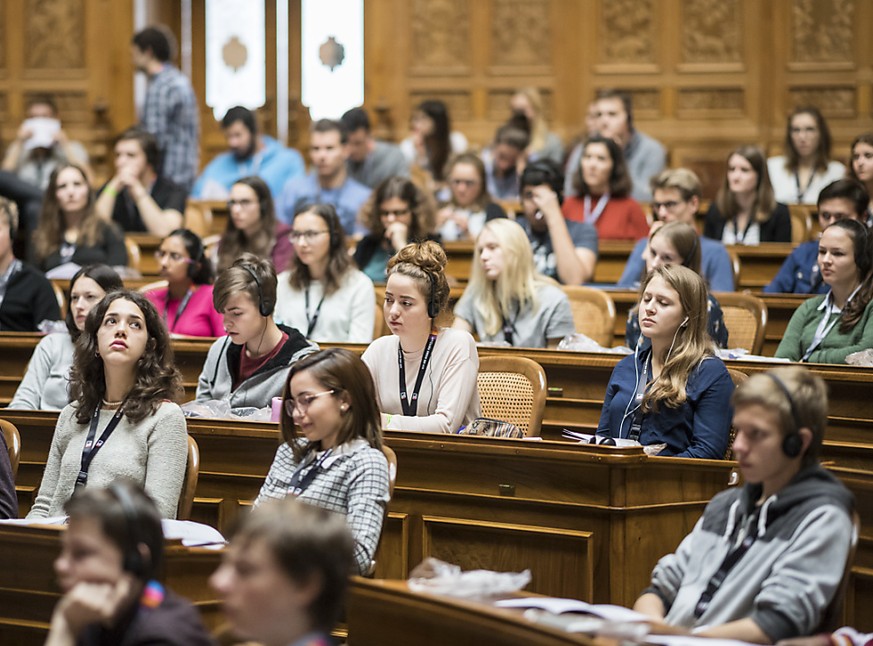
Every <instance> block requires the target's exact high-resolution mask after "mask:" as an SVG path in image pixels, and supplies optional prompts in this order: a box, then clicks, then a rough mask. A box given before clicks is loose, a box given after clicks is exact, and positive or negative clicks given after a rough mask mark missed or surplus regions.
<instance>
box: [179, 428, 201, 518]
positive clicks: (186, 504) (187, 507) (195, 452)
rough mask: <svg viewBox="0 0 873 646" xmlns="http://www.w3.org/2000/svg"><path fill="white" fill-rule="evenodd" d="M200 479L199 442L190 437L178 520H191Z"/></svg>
mask: <svg viewBox="0 0 873 646" xmlns="http://www.w3.org/2000/svg"><path fill="white" fill-rule="evenodd" d="M199 478H200V447H199V446H197V440H195V439H194V438H193V437H191V436H190V435H189V436H188V464H187V465H185V478H184V479H183V480H182V491H181V492H179V506H178V507H177V509H176V518H177V519H179V520H188V519H189V518H191V507H192V505H193V504H194V491H195V490H196V489H197V480H198V479H199Z"/></svg>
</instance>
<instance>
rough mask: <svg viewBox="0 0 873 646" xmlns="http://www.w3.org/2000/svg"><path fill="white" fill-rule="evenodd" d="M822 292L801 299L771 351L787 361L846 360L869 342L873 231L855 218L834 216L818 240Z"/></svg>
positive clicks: (871, 330) (871, 338) (872, 340)
mask: <svg viewBox="0 0 873 646" xmlns="http://www.w3.org/2000/svg"><path fill="white" fill-rule="evenodd" d="M818 264H819V268H820V269H821V275H822V280H823V281H824V283H825V284H826V285H828V286H829V287H830V291H829V292H828V293H827V295H825V296H816V297H814V298H810V299H808V300H806V301H804V302H803V303H802V304H801V305H800V307H798V308H797V311H796V312H794V315H793V316H792V317H791V320H790V321H789V322H788V327H787V328H786V330H785V335H784V336H783V337H782V341H781V342H780V343H779V347H778V348H776V356H777V357H782V358H785V359H790V360H791V361H804V362H805V361H810V362H812V363H845V362H846V357H847V356H849V355H850V354H852V353H853V352H858V351H860V350H866V349H867V348H873V276H871V269H873V232H871V231H870V230H869V229H868V228H867V227H866V226H865V225H864V224H861V223H860V222H858V221H857V220H838V221H836V222H834V223H833V224H832V225H830V226H829V227H828V228H827V229H825V230H824V231H823V232H822V234H821V239H820V240H819V242H818Z"/></svg>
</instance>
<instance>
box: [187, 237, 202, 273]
mask: <svg viewBox="0 0 873 646" xmlns="http://www.w3.org/2000/svg"><path fill="white" fill-rule="evenodd" d="M190 239H191V240H192V241H193V242H195V252H194V253H193V254H191V258H190V260H191V262H189V263H188V278H190V279H191V280H194V279H195V278H196V277H197V273H198V272H199V271H200V269H202V267H203V262H204V260H205V258H204V254H203V241H202V240H201V239H200V236H191V238H190Z"/></svg>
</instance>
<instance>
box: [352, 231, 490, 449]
mask: <svg viewBox="0 0 873 646" xmlns="http://www.w3.org/2000/svg"><path fill="white" fill-rule="evenodd" d="M445 266H446V253H445V251H443V248H442V247H440V246H439V245H438V244H437V243H435V242H430V241H427V242H422V243H413V244H410V245H407V246H406V247H404V248H403V249H401V250H400V251H399V252H398V253H397V255H396V256H394V257H393V258H391V260H389V261H388V282H387V284H386V286H385V305H384V308H383V309H384V312H385V320H386V321H387V323H388V327H389V328H390V329H391V332H392V335H391V336H383V337H380V338H378V339H376V340H375V341H373V343H371V344H370V347H369V348H367V350H366V352H364V354H363V356H362V357H361V358H362V359H363V360H364V363H366V364H367V367H368V368H369V369H370V373H371V374H372V375H373V381H374V382H375V384H376V397H377V399H378V400H379V408H380V409H381V411H382V428H383V429H396V430H403V431H424V432H428V433H457V432H458V430H459V429H460V428H461V427H462V426H466V425H467V424H469V423H470V421H472V420H473V419H475V418H476V417H479V393H478V392H477V390H476V376H477V375H478V373H479V354H478V352H477V351H476V342H475V341H474V340H473V337H472V336H471V335H470V333H469V332H466V331H464V330H454V329H451V328H442V329H440V328H437V326H436V319H437V317H438V316H439V315H440V312H442V311H443V310H445V308H446V306H447V303H448V300H449V284H448V281H447V280H446V275H445Z"/></svg>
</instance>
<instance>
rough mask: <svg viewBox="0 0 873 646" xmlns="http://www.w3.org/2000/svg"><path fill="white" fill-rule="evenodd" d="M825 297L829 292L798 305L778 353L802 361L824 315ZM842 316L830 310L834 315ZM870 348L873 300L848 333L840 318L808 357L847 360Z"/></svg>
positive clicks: (816, 360) (818, 360)
mask: <svg viewBox="0 0 873 646" xmlns="http://www.w3.org/2000/svg"><path fill="white" fill-rule="evenodd" d="M825 298H827V295H824V296H816V297H815V298H810V299H808V300H806V301H805V302H804V303H803V304H802V305H801V306H800V307H798V308H797V311H796V312H794V315H793V316H792V317H791V321H789V323H788V328H787V329H786V330H785V335H784V336H783V337H782V342H781V343H780V344H779V347H778V348H777V349H776V356H777V357H782V358H785V359H791V360H792V361H800V359H801V357H803V355H804V353H805V352H806V349H807V348H808V347H809V346H810V344H811V343H812V340H813V338H814V337H815V331H816V328H818V324H819V322H820V321H821V317H822V316H824V315H825V311H826V308H824V307H822V304H823V303H824V300H825ZM839 316H840V315H839V314H831V317H832V318H837V317H839ZM867 348H873V301H871V302H870V303H867V307H866V308H865V309H864V314H862V315H861V319H860V320H859V321H858V323H857V324H856V325H855V327H854V328H852V329H851V330H850V331H849V332H848V334H843V333H842V332H840V323H839V322H837V323H836V324H835V325H834V326H833V327H832V328H831V330H830V332H828V333H827V336H825V338H824V339H822V342H821V345H819V346H818V347H817V348H816V349H815V351H814V352H813V353H812V355H811V356H810V357H809V361H810V362H811V363H845V362H846V357H847V356H849V355H850V354H852V353H853V352H858V351H860V350H866V349H867Z"/></svg>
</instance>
